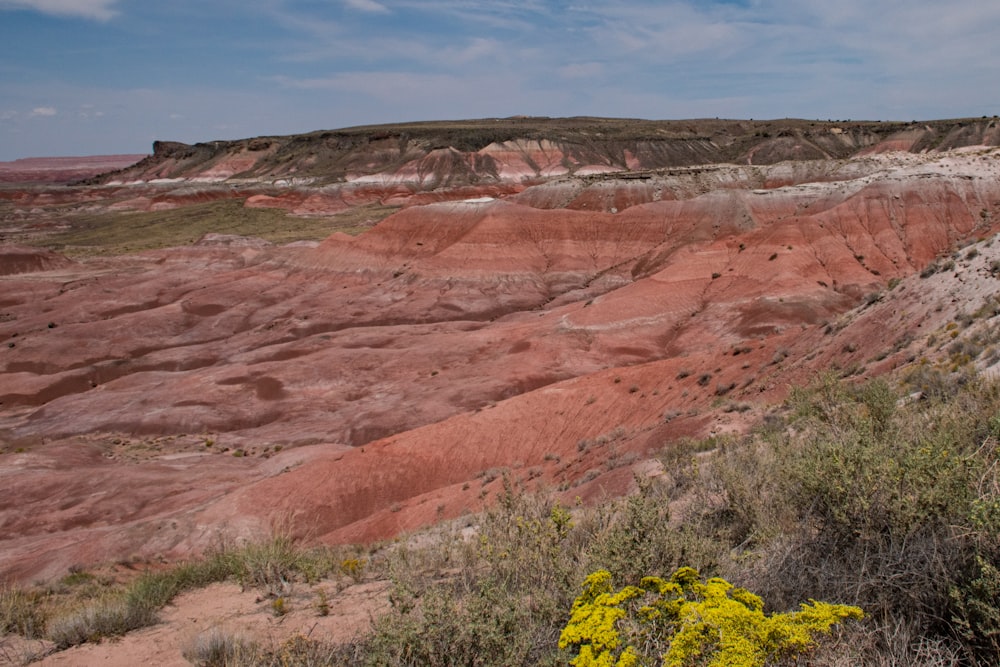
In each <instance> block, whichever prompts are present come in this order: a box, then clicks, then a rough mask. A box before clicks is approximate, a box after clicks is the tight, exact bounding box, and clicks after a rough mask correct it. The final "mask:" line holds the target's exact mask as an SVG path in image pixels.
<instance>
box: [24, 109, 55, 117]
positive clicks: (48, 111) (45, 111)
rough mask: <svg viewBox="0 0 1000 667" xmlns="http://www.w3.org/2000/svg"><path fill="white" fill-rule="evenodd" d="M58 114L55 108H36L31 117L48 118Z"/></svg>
mask: <svg viewBox="0 0 1000 667" xmlns="http://www.w3.org/2000/svg"><path fill="white" fill-rule="evenodd" d="M56 113H57V112H56V108H55V107H35V108H34V109H32V110H31V113H30V114H29V115H30V116H32V117H38V116H45V117H48V116H55V115H56Z"/></svg>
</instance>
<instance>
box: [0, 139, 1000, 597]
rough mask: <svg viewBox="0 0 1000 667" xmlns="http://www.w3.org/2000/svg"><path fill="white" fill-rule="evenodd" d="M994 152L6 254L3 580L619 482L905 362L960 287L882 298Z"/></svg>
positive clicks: (671, 179) (414, 208) (83, 195)
mask: <svg viewBox="0 0 1000 667" xmlns="http://www.w3.org/2000/svg"><path fill="white" fill-rule="evenodd" d="M837 136H839V135H837ZM921 136H923V135H921ZM178 150H179V149H178ZM255 150H257V149H255ZM260 150H266V149H260ZM160 152H161V153H162V151H160ZM494 159H495V160H499V158H494ZM532 160H533V161H534V162H535V164H536V165H540V164H541V163H540V162H539V161H538V158H537V157H533V158H532ZM498 163H499V162H498ZM505 164H512V162H511V161H510V160H508V161H507V162H506V163H505ZM998 167H1000V164H998V153H997V151H996V150H995V149H990V148H988V147H981V148H975V149H966V150H963V151H954V152H946V153H932V154H920V155H917V154H900V153H876V154H872V155H869V156H863V157H859V158H855V159H852V160H834V161H814V162H803V163H799V162H795V163H791V162H788V163H780V164H776V165H773V166H770V167H757V166H747V165H744V166H735V165H715V166H708V167H700V168H697V169H686V168H685V169H674V170H666V171H662V172H657V173H648V174H638V175H636V174H634V173H631V174H626V175H620V176H615V175H613V174H604V175H600V174H597V175H591V176H586V177H583V176H577V177H574V178H569V177H559V178H554V179H549V180H546V181H543V182H537V183H535V184H534V185H531V186H530V187H528V186H526V185H525V184H518V185H517V187H513V186H510V187H508V186H504V187H503V188H498V189H494V190H492V191H490V192H489V197H483V196H480V195H482V194H483V193H482V192H481V191H476V190H469V189H467V188H465V186H460V187H456V188H452V189H449V190H439V191H435V193H436V194H435V196H434V197H430V198H426V197H425V193H421V192H420V188H415V189H414V188H410V187H409V186H407V187H406V188H404V189H403V190H399V189H397V187H398V186H396V185H391V184H390V185H385V184H382V185H378V187H376V188H375V189H367V190H363V191H362V190H358V188H361V187H362V186H359V185H357V184H353V185H352V184H343V185H337V186H331V188H333V189H326V188H319V189H314V190H311V191H310V190H309V189H308V188H306V189H304V190H302V192H312V194H306V195H305V196H303V197H301V198H300V199H299V200H298V201H299V203H298V204H296V206H302V204H303V202H306V201H308V200H309V198H310V197H326V198H327V200H328V201H335V202H336V203H335V204H334V206H335V207H343V206H347V210H348V211H354V210H356V208H357V207H358V206H359V205H364V204H366V203H368V202H370V201H372V200H373V199H372V198H374V199H375V200H379V198H380V197H385V196H387V195H386V193H395V194H393V195H391V196H398V195H399V194H400V193H404V192H405V193H408V194H406V195H405V197H404V200H405V203H407V204H408V206H407V207H406V208H403V209H402V210H400V211H399V212H397V213H395V214H393V215H390V216H389V217H388V218H386V219H385V220H384V221H382V222H381V223H379V224H377V225H376V226H374V227H373V228H372V229H371V230H369V231H368V232H366V233H364V234H362V235H360V236H354V237H351V236H347V235H344V234H339V233H335V234H333V235H331V236H329V237H328V238H326V240H324V241H322V242H319V243H297V244H291V245H285V246H282V245H274V244H271V243H268V242H264V241H261V240H259V239H246V238H242V237H236V236H219V235H208V236H205V237H203V238H202V239H201V240H200V241H199V242H197V243H195V244H193V245H190V246H187V247H174V248H166V249H162V250H153V251H146V252H142V253H138V254H133V255H122V256H113V257H106V258H86V257H81V258H78V259H77V260H76V261H69V260H66V259H64V258H61V257H60V256H58V255H53V254H51V253H47V252H45V251H32V250H30V249H26V248H25V247H23V246H18V247H12V246H7V247H5V248H4V249H3V252H2V253H0V284H2V288H0V339H2V340H3V341H5V343H6V345H5V346H4V347H3V348H2V349H0V369H2V370H0V372H2V375H0V451H2V452H3V453H0V476H3V478H4V479H5V480H7V482H5V484H4V485H2V487H0V488H2V490H0V528H2V531H0V535H2V536H3V538H2V545H3V546H2V549H0V553H2V557H0V572H3V573H4V574H10V575H14V576H16V577H19V578H34V577H45V576H55V575H58V574H59V573H61V572H64V571H65V569H66V568H67V567H69V566H71V565H75V564H87V563H94V562H102V561H107V560H110V559H115V558H137V559H144V558H152V557H156V556H164V557H179V556H183V555H185V554H187V553H190V552H191V551H192V550H194V551H197V550H199V549H202V548H204V547H206V546H208V545H210V544H211V543H212V542H213V540H216V539H218V536H219V535H220V534H226V535H230V536H242V535H252V534H260V533H262V532H266V531H267V530H268V528H269V526H270V524H271V522H272V521H273V520H274V518H275V517H284V518H287V519H289V520H290V521H291V523H292V525H293V526H294V528H295V530H297V531H299V532H300V533H301V534H302V535H305V536H308V537H310V538H312V539H320V540H325V541H353V540H369V539H373V538H378V537H384V536H389V535H392V534H395V533H397V532H399V531H401V530H406V529H410V528H414V527H416V526H419V525H423V524H426V523H429V522H433V521H437V520H440V519H442V518H447V517H452V516H457V515H459V514H461V513H463V512H467V511H470V510H475V509H476V508H478V507H480V506H481V505H482V503H484V502H486V501H488V499H489V497H490V494H491V493H492V492H493V491H494V490H495V489H496V487H497V485H499V484H500V480H499V474H500V471H501V470H504V469H507V470H510V471H511V474H513V475H514V476H515V477H517V478H519V479H523V480H524V481H525V482H526V483H528V484H529V486H530V485H543V486H547V487H552V488H557V489H559V490H560V491H562V492H563V493H564V494H565V495H566V496H567V499H568V500H570V501H572V499H573V498H575V497H577V496H579V497H581V498H584V499H587V498H590V497H599V496H600V495H602V494H606V493H618V492H622V491H624V490H625V489H626V488H627V487H628V485H629V484H630V483H631V480H632V478H633V474H634V473H635V472H636V471H641V470H643V469H644V465H645V464H644V463H643V461H644V458H645V456H646V454H647V453H648V452H650V451H652V450H655V449H658V448H661V447H663V446H664V445H666V444H668V443H669V442H671V440H674V439H676V438H680V437H684V436H691V435H699V436H700V435H706V434H709V433H713V432H715V433H718V432H722V431H727V430H733V431H738V430H740V429H742V428H743V427H744V426H745V424H746V423H747V422H748V420H749V419H751V418H752V416H753V415H754V411H755V410H760V409H763V408H764V407H766V406H767V405H769V404H770V403H772V402H773V401H775V400H777V399H778V398H780V396H781V395H782V394H783V392H784V391H785V390H786V389H787V386H788V385H789V383H793V382H801V381H804V380H807V379H808V378H809V377H810V375H811V374H812V373H814V372H815V371H816V370H818V369H823V368H830V367H839V368H842V369H851V372H860V370H861V367H862V366H864V365H865V364H867V363H869V362H868V360H869V359H871V358H873V357H874V356H876V354H877V353H881V352H885V354H884V356H882V358H881V360H879V363H878V364H872V366H871V368H870V369H869V370H870V371H871V372H876V371H877V372H882V371H885V370H888V369H889V368H891V367H892V366H893V365H896V364H899V363H902V361H900V359H902V358H903V356H904V355H905V354H906V348H907V345H908V344H909V342H910V341H912V340H914V337H915V336H916V333H915V332H917V331H918V329H919V328H923V331H927V330H928V329H934V328H936V327H939V326H944V324H945V323H946V322H945V319H944V318H947V317H954V313H955V311H956V309H959V308H962V307H964V306H965V304H964V303H963V301H964V299H965V298H966V297H965V296H964V295H963V293H961V291H960V292H959V293H957V294H956V295H954V296H951V297H949V299H950V300H949V301H947V303H948V304H949V305H948V307H947V308H945V307H944V306H942V307H941V309H940V310H939V311H935V310H934V308H936V307H937V306H939V305H941V303H940V300H933V299H930V300H926V301H925V303H924V304H923V305H922V306H921V307H917V305H916V304H911V303H907V304H906V305H902V302H900V304H899V305H895V306H893V307H892V310H891V311H889V310H882V309H881V308H883V306H885V307H888V305H887V304H888V302H889V299H890V297H891V299H896V296H897V295H898V294H902V293H903V292H904V291H905V293H906V294H907V295H914V298H915V296H917V295H920V293H921V290H922V287H921V284H922V283H921V281H920V279H919V278H918V277H915V275H914V274H916V273H918V272H919V271H921V269H923V268H924V267H925V266H927V265H928V263H929V262H931V261H932V260H934V259H935V258H936V257H938V256H941V255H946V254H950V253H951V252H952V251H953V249H954V248H955V247H956V246H957V245H958V244H961V243H963V242H964V241H965V240H967V239H974V238H978V237H986V236H988V235H990V234H992V233H993V232H994V231H995V229H994V228H995V225H994V221H995V220H996V219H997V218H996V216H997V214H998V210H1000V209H998V207H1000V181H998V178H997V176H998ZM504 182H506V183H508V184H509V183H510V181H509V180H508V181H504ZM239 187H242V186H239ZM239 187H237V186H234V185H232V184H228V185H219V186H197V187H192V186H191V185H190V183H183V184H173V185H162V186H156V185H155V184H153V185H149V184H145V185H137V186H102V187H97V186H92V187H86V188H79V189H75V190H68V191H65V192H59V193H52V192H45V191H28V192H25V193H22V194H21V195H18V197H16V198H13V199H11V200H10V201H9V203H8V209H6V210H7V211H9V212H10V215H9V216H8V217H7V218H5V221H6V224H8V225H15V226H17V225H20V226H21V227H22V228H23V226H24V225H25V222H24V221H25V220H32V219H34V218H32V216H34V215H36V214H35V213H32V211H35V210H36V209H38V208H39V207H42V209H44V210H46V211H49V213H46V215H51V214H52V213H51V211H56V210H58V207H59V206H76V205H78V204H74V203H73V202H74V201H75V202H79V201H80V200H81V199H85V200H87V201H88V202H90V203H88V204H87V205H88V206H91V207H108V206H113V205H116V203H119V202H121V201H123V197H126V195H127V193H131V194H133V195H134V194H136V193H137V192H140V193H146V194H142V195H141V196H142V197H148V199H147V201H150V202H152V201H162V202H167V201H169V202H171V206H179V207H180V208H178V211H180V212H183V211H184V210H186V209H185V208H183V207H184V206H188V205H190V202H192V201H193V202H195V203H197V202H199V201H203V200H205V199H206V198H207V200H213V199H218V198H220V197H221V198H229V199H232V200H236V201H238V200H239V199H240V198H246V197H249V199H246V205H247V206H251V205H253V204H252V202H254V197H253V196H250V195H249V193H248V192H247V191H245V190H244V191H241V190H239ZM364 187H365V188H369V186H364ZM157 188H160V189H157ZM380 188H388V189H380ZM505 188H506V189H505ZM292 191H294V189H293V190H289V191H288V192H292ZM361 192H366V193H367V194H364V195H360V194H359V193H361ZM149 193H153V195H152V196H151V197H150V196H149ZM156 193H159V194H156ZM333 193H336V194H335V196H334V194H333ZM352 193H353V194H352ZM348 195H349V196H348ZM43 196H50V197H54V198H57V199H58V197H63V198H64V199H63V200H60V201H64V203H52V202H51V201H50V203H49V204H46V203H45V202H44V201H41V202H40V201H39V197H43ZM268 196H271V195H268ZM274 196H275V198H276V199H280V198H281V197H285V195H283V194H281V193H280V192H276V194H275V195H274ZM352 197H353V198H352ZM420 197H425V198H423V199H420ZM74 198H76V199H74ZM126 199H127V197H126ZM132 200H133V201H134V200H135V197H132ZM286 200H289V201H290V199H288V198H287V197H286ZM261 201H262V200H260V199H257V200H256V203H257V204H259V203H261ZM314 201H319V200H317V199H314ZM185 202H187V203H185ZM46 206H51V207H52V208H50V209H45V207H46ZM121 215H126V216H127V215H136V214H134V213H132V214H121ZM19 216H20V217H19ZM126 219H127V218H126ZM66 220H70V222H69V223H68V224H70V225H72V224H73V223H72V219H71V218H66ZM64 224H66V223H64ZM220 231H221V230H220ZM38 238H40V239H42V240H43V241H44V239H46V238H52V237H51V236H46V235H45V234H44V233H42V234H41V235H40V236H39V237H38ZM986 258H987V251H985V250H984V251H983V253H982V257H981V259H980V260H979V262H980V263H983V265H982V266H978V265H977V267H978V268H972V267H971V266H970V268H969V269H968V270H966V271H965V273H964V275H965V279H966V280H968V281H970V282H969V284H970V285H971V284H972V283H973V282H974V283H975V285H976V286H977V287H976V289H977V290H979V291H978V292H975V298H974V299H973V300H976V299H978V300H979V302H977V303H976V304H971V301H970V304H971V308H973V309H975V308H978V303H981V302H982V300H983V299H986V298H988V297H992V294H993V292H992V288H991V285H992V282H991V281H992V280H994V278H993V277H992V273H991V272H990V270H989V265H987V264H985V263H984V262H986ZM907 276H910V278H909V279H908V280H907V281H904V283H903V286H904V287H905V286H906V285H910V286H911V287H909V288H907V290H902V288H897V289H896V290H893V291H892V292H888V293H885V294H884V296H883V299H884V300H885V301H886V303H885V304H877V307H872V308H868V309H866V310H865V311H864V312H863V313H861V314H859V315H850V314H847V313H850V312H851V309H853V308H855V307H857V306H859V305H864V303H865V302H866V299H868V300H871V297H869V295H871V294H873V293H877V292H879V291H880V290H883V289H884V288H885V286H886V285H887V283H888V282H889V281H890V280H893V279H900V278H906V277H907ZM936 279H940V276H938V278H936ZM894 282H895V281H894ZM963 289H964V288H963ZM969 289H970V290H971V287H970V288H969ZM972 293H973V292H972V291H970V292H969V294H972ZM908 298H910V297H909V296H908ZM970 298H971V297H970ZM859 312H860V311H859ZM845 318H846V319H845ZM889 322H891V327H892V334H891V335H889V336H886V335H885V326H886V323H889ZM880 327H881V328H880ZM873 332H874V333H873ZM907 337H908V339H907V340H905V341H904V340H903V339H904V338H907ZM873 338H874V339H876V340H878V345H874V344H873V343H872V342H871V340H872V339H873ZM873 347H884V348H886V349H885V350H882V349H880V350H878V352H876V351H875V350H874V349H873Z"/></svg>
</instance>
